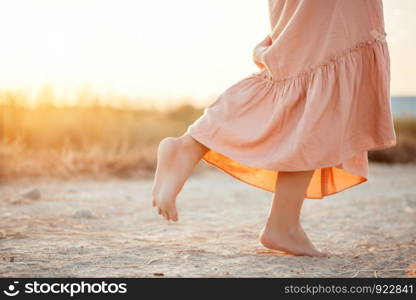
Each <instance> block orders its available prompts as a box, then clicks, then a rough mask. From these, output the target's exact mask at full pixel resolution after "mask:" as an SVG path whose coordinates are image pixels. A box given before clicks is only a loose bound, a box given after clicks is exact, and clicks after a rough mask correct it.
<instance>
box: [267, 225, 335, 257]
mask: <svg viewBox="0 0 416 300" xmlns="http://www.w3.org/2000/svg"><path fill="white" fill-rule="evenodd" d="M259 241H260V243H261V244H262V245H263V246H264V247H266V248H269V249H272V250H278V251H283V252H286V253H289V254H292V255H299V256H314V257H326V256H329V253H327V252H323V251H319V250H317V249H316V248H315V246H314V245H313V244H312V243H311V241H310V240H309V238H308V237H307V236H306V233H305V232H304V231H303V229H302V227H299V228H296V229H293V230H279V229H273V230H270V229H268V228H264V229H263V230H262V232H261V233H260V236H259Z"/></svg>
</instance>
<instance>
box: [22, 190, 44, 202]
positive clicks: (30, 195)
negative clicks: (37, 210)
mask: <svg viewBox="0 0 416 300" xmlns="http://www.w3.org/2000/svg"><path fill="white" fill-rule="evenodd" d="M20 196H21V197H23V198H26V199H30V200H39V199H40V198H41V194H40V191H39V189H37V188H32V189H29V190H27V191H25V192H23V193H21V194H20Z"/></svg>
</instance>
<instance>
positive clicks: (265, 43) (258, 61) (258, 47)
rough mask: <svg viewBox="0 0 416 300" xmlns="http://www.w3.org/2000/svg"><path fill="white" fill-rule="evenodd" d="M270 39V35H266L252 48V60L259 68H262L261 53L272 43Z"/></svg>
mask: <svg viewBox="0 0 416 300" xmlns="http://www.w3.org/2000/svg"><path fill="white" fill-rule="evenodd" d="M272 42H273V41H272V39H271V37H270V35H267V36H266V37H265V38H264V40H262V41H261V42H260V43H258V44H257V45H256V47H255V48H254V50H253V60H254V62H255V64H256V65H257V66H258V67H259V68H260V69H264V68H265V66H264V60H263V54H264V51H265V50H266V49H267V48H269V47H270V46H271V45H272Z"/></svg>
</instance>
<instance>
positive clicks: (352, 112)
mask: <svg viewBox="0 0 416 300" xmlns="http://www.w3.org/2000/svg"><path fill="white" fill-rule="evenodd" d="M269 13H270V23H271V32H270V33H269V35H268V36H267V37H266V38H265V39H264V40H263V41H262V42H260V43H259V44H258V45H257V46H256V47H255V48H254V52H253V59H254V62H255V63H256V64H257V66H258V67H259V68H260V70H259V71H257V72H255V73H253V74H251V75H250V76H248V77H246V78H244V79H242V80H240V81H238V82H237V83H235V84H234V85H232V86H231V87H230V88H228V89H227V90H226V91H225V92H223V93H222V94H221V95H220V96H219V97H218V98H217V100H216V101H214V102H213V103H212V104H210V105H209V106H208V107H207V108H206V109H205V110H204V114H203V115H202V116H201V117H200V118H199V119H198V120H196V121H195V122H194V123H193V124H191V125H190V126H189V127H188V129H187V131H186V132H185V134H184V135H183V136H181V137H179V138H172V137H169V138H165V139H163V140H162V141H161V143H160V145H159V148H158V157H157V159H158V164H157V169H156V174H155V180H154V184H153V190H152V194H153V205H154V206H156V207H157V210H158V213H159V214H161V215H162V216H163V217H165V218H166V219H167V220H173V221H177V220H178V214H177V211H176V207H175V199H176V196H177V195H178V193H179V192H180V190H181V189H182V187H183V185H184V183H185V181H186V179H187V178H188V177H189V175H190V174H191V172H192V170H193V168H194V166H195V165H196V164H197V163H198V161H199V160H200V159H203V160H204V161H205V162H207V163H209V164H211V165H213V166H215V167H217V168H219V169H221V170H223V171H224V172H226V173H228V174H230V175H231V176H234V177H235V178H237V179H239V180H241V181H243V182H246V183H248V184H251V185H253V186H256V187H259V188H262V189H264V190H267V191H270V192H274V196H273V202H272V206H271V209H270V213H269V217H268V219H267V221H266V224H265V226H264V228H263V230H262V232H261V233H260V236H259V239H260V242H261V243H262V244H263V245H264V246H265V247H267V248H270V249H276V250H282V251H286V252H289V253H292V254H295V255H308V256H327V255H328V253H326V252H323V251H319V250H318V249H316V248H315V247H314V246H313V244H312V243H311V241H310V240H309V239H308V237H307V235H306V233H305V232H304V230H303V229H302V226H301V223H300V212H301V208H302V204H303V201H304V198H310V199H322V198H323V197H325V196H329V195H332V194H335V193H338V192H340V191H343V190H345V189H348V188H350V187H352V186H355V185H358V184H361V183H363V182H365V181H367V180H368V159H367V158H368V156H367V155H368V151H369V150H376V149H383V148H387V147H391V146H394V145H395V144H396V135H395V132H394V125H393V120H392V114H391V104H390V95H389V93H390V91H389V84H390V60H389V52H388V47H387V44H386V40H385V35H386V33H385V31H384V20H383V7H382V2H381V0H351V1H345V0H314V1H310V0H269Z"/></svg>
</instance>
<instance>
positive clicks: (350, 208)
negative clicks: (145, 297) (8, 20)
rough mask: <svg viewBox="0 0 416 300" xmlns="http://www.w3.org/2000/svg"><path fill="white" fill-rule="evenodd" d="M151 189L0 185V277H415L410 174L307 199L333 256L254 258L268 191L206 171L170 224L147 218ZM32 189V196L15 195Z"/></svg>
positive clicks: (140, 185) (307, 222) (381, 172)
mask: <svg viewBox="0 0 416 300" xmlns="http://www.w3.org/2000/svg"><path fill="white" fill-rule="evenodd" d="M151 184H152V182H151V179H148V180H144V179H142V180H110V181H91V180H89V181H85V180H71V181H54V180H42V181H36V182H33V181H32V182H23V181H22V182H15V183H12V184H7V185H1V186H0V192H1V193H0V197H1V198H0V216H1V218H0V238H1V239H0V259H1V264H0V276H2V277H6V276H7V277H8V276H10V277H17V276H19V277H23V276H26V277H46V276H48V277H66V276H70V277H87V276H88V277H154V276H165V277H375V276H377V277H409V276H412V277H415V276H416V166H415V165H413V166H412V165H407V166H401V165H395V166H385V165H376V164H372V165H371V166H370V179H369V181H368V182H366V183H363V184H361V185H360V186H357V187H353V188H351V189H349V190H347V191H344V192H341V193H339V194H336V195H332V196H329V197H326V198H324V199H323V200H313V199H307V200H306V203H305V206H304V209H303V215H302V219H303V224H304V227H305V230H306V231H307V232H308V233H309V234H310V237H311V239H312V240H313V241H315V243H316V245H317V246H318V248H323V249H327V250H328V251H330V252H331V253H332V256H331V257H329V258H309V257H295V256H285V255H282V254H281V253H277V252H272V251H267V250H266V249H264V248H263V247H262V246H261V245H260V244H259V243H258V240H257V235H258V232H259V231H260V229H261V227H262V225H263V222H264V220H265V217H266V215H267V211H268V208H269V204H270V200H271V197H272V194H271V193H269V192H266V191H263V190H260V189H258V188H255V187H252V186H249V185H247V184H244V183H242V182H240V181H237V180H236V179H234V178H232V177H230V176H229V175H227V174H225V173H222V172H220V171H218V170H216V169H211V170H208V171H201V172H196V173H194V175H193V176H192V177H191V178H190V179H189V181H188V182H187V183H186V185H185V187H184V189H183V191H182V193H181V194H180V196H179V198H178V207H179V213H180V216H179V217H180V221H179V222H178V223H168V222H166V221H164V220H162V219H161V218H160V217H159V216H158V215H157V214H156V213H155V211H154V209H153V208H152V207H151V201H150V200H151V198H150V188H151ZM33 188H36V189H38V190H39V191H40V194H41V195H40V196H41V197H40V199H37V200H34V199H27V198H24V197H22V196H21V193H24V192H26V191H28V190H30V189H33ZM34 194H36V193H34ZM33 198H36V195H34V196H33Z"/></svg>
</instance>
